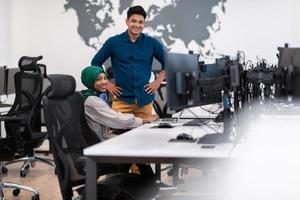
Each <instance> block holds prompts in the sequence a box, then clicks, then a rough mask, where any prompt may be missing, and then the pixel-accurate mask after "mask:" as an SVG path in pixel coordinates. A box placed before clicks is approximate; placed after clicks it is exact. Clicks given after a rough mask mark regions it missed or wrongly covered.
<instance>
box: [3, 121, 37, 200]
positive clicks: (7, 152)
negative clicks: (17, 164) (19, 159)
mask: <svg viewBox="0 0 300 200" xmlns="http://www.w3.org/2000/svg"><path fill="white" fill-rule="evenodd" d="M1 120H14V119H13V118H9V117H7V118H5V117H3V118H2V117H1V118H0V121H1ZM17 144H18V143H16V140H15V138H14V137H11V136H8V137H6V138H0V161H1V163H0V165H1V166H2V164H3V161H8V160H12V159H14V157H15V153H16V149H18V148H19V147H18V146H17ZM5 188H11V189H14V190H13V195H14V196H18V195H19V193H20V192H21V190H25V191H28V192H32V193H33V194H34V195H33V196H32V200H39V193H38V192H37V191H36V190H34V189H33V188H31V187H28V186H25V185H20V184H17V183H12V182H2V171H0V200H4V192H3V189H5Z"/></svg>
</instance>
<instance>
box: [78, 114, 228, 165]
mask: <svg viewBox="0 0 300 200" xmlns="http://www.w3.org/2000/svg"><path fill="white" fill-rule="evenodd" d="M186 121H188V120H180V121H179V122H177V123H176V124H173V125H174V127H173V128H168V129H163V128H153V127H154V126H156V125H157V123H156V124H155V123H154V124H145V125H143V126H141V127H139V128H136V129H133V130H131V131H129V132H126V133H124V134H122V135H120V136H118V137H115V138H112V139H110V140H107V141H104V142H102V143H99V144H96V145H93V146H91V147H88V148H86V149H84V155H86V156H89V157H93V158H94V159H96V160H98V161H102V162H129V161H135V162H154V163H174V162H177V161H178V162H180V161H184V162H186V161H188V160H189V159H190V160H195V159H197V160H199V159H224V158H228V157H229V154H230V152H231V150H232V148H233V144H231V143H224V144H218V145H215V147H214V148H202V146H203V145H201V144H197V143H196V142H193V143H191V142H169V140H170V139H172V138H176V136H177V135H178V134H179V133H188V134H190V135H192V136H193V137H194V138H197V137H201V136H202V135H204V134H207V133H212V132H214V130H212V129H211V128H209V127H208V126H201V127H189V126H182V124H183V123H184V122H186ZM116 158H118V159H116Z"/></svg>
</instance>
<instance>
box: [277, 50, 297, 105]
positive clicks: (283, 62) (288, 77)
mask: <svg viewBox="0 0 300 200" xmlns="http://www.w3.org/2000/svg"><path fill="white" fill-rule="evenodd" d="M278 50H279V56H278V67H279V68H285V69H286V73H285V83H284V84H285V89H286V91H287V94H288V95H290V96H292V97H293V98H294V99H296V100H297V101H298V100H299V98H300V89H299V87H298V85H299V84H300V48H289V47H284V48H283V47H279V48H278Z"/></svg>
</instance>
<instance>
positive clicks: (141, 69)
mask: <svg viewBox="0 0 300 200" xmlns="http://www.w3.org/2000/svg"><path fill="white" fill-rule="evenodd" d="M145 19H146V12H145V10H144V9H143V7H141V6H133V7H130V8H129V9H128V11H127V19H126V24H127V27H128V29H127V30H126V31H125V32H123V33H121V34H119V35H116V36H113V37H111V38H109V39H108V40H107V41H106V42H105V43H104V45H103V46H102V48H101V49H100V50H99V51H98V52H97V54H96V55H95V56H94V58H93V60H92V63H91V64H92V65H95V66H102V64H103V63H104V62H105V61H106V60H107V59H108V58H109V57H110V58H111V62H112V69H113V73H114V77H115V84H114V83H112V82H109V83H108V86H107V90H108V91H109V92H110V93H111V94H112V95H113V96H114V97H113V105H112V108H113V109H114V110H117V111H119V112H123V113H133V114H134V115H135V116H137V117H140V118H148V117H149V116H150V115H152V102H153V100H154V92H155V90H157V89H158V88H159V86H160V84H161V83H162V81H163V80H164V79H165V70H164V68H165V65H164V64H165V63H164V54H165V51H164V48H163V46H162V44H161V43H160V42H159V41H158V40H156V39H154V38H152V37H150V36H148V35H145V34H143V33H142V30H143V28H144V25H145ZM153 58H156V59H157V60H158V61H159V62H160V63H161V66H162V70H161V71H160V73H159V75H158V77H157V78H156V80H154V81H152V82H150V83H149V80H150V76H151V70H152V61H153Z"/></svg>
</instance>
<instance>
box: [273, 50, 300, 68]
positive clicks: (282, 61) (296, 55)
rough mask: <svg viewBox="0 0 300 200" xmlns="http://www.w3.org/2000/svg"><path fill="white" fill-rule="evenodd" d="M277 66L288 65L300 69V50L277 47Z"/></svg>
mask: <svg viewBox="0 0 300 200" xmlns="http://www.w3.org/2000/svg"><path fill="white" fill-rule="evenodd" d="M278 50H279V55H278V66H279V67H288V66H289V65H293V66H298V67H300V48H288V47H285V48H283V47H278Z"/></svg>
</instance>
